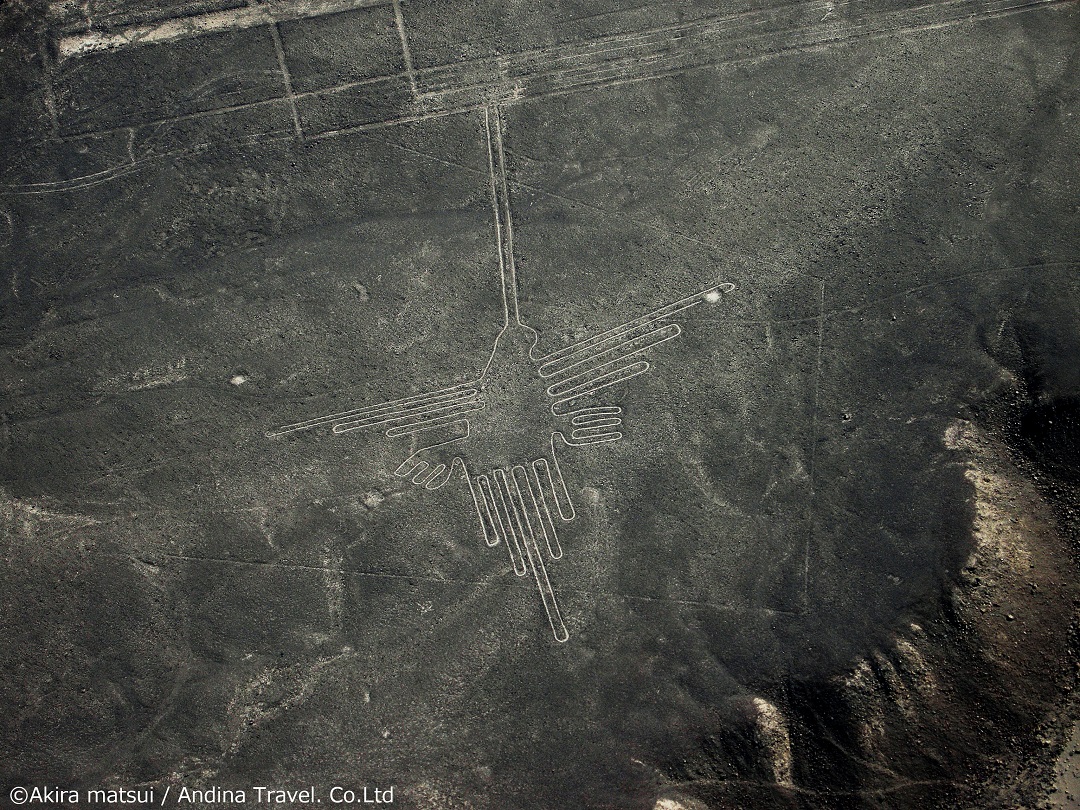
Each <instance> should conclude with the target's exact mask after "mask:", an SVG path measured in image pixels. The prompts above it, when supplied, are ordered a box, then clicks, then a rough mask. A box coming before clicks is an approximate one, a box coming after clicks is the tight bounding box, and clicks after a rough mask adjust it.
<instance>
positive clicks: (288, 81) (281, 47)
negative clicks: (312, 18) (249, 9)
mask: <svg viewBox="0 0 1080 810" xmlns="http://www.w3.org/2000/svg"><path fill="white" fill-rule="evenodd" d="M267 16H269V17H270V35H271V37H272V38H273V40H274V51H275V52H276V53H277V61H278V68H279V69H280V70H281V82H282V84H283V85H284V87H285V98H286V99H288V102H289V111H290V112H291V113H292V121H293V128H294V130H295V131H296V137H297V138H301V139H303V137H304V130H303V129H302V128H301V127H300V113H299V112H298V111H297V109H296V94H295V93H294V92H293V83H292V76H291V75H290V74H289V65H288V63H287V62H286V61H285V43H284V42H283V41H282V39H281V26H280V24H279V23H278V21H277V20H275V19H274V18H273V15H272V13H271V12H270V11H269V9H267Z"/></svg>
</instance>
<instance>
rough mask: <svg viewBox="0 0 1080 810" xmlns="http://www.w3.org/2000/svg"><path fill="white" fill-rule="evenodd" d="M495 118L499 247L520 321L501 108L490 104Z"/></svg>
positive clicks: (507, 283)
mask: <svg viewBox="0 0 1080 810" xmlns="http://www.w3.org/2000/svg"><path fill="white" fill-rule="evenodd" d="M492 112H493V113H494V118H495V165H496V168H497V169H498V175H497V178H496V182H497V185H498V189H499V194H498V206H499V213H500V214H501V216H502V221H503V228H502V229H501V230H502V234H503V240H502V244H501V245H500V249H501V250H502V251H503V253H504V254H505V255H506V258H505V261H504V262H503V267H504V268H505V271H506V282H505V286H506V288H507V289H508V290H509V293H510V303H511V305H512V308H513V310H514V321H515V322H517V323H521V311H520V309H519V308H518V286H517V265H516V264H515V262H514V223H513V217H512V216H511V213H510V183H509V182H508V181H507V179H506V150H505V149H504V148H503V131H502V109H501V108H500V107H499V106H498V105H493V106H492Z"/></svg>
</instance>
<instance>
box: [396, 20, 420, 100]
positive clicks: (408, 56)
mask: <svg viewBox="0 0 1080 810" xmlns="http://www.w3.org/2000/svg"><path fill="white" fill-rule="evenodd" d="M393 2H394V22H395V23H397V32H398V37H399V38H400V39H401V53H402V55H403V56H404V57H405V75H406V76H408V77H409V87H410V88H412V94H413V97H415V96H416V94H417V90H416V73H415V72H414V71H413V61H412V53H411V52H410V51H409V37H408V36H407V35H406V34H405V15H404V14H402V13H401V0H393Z"/></svg>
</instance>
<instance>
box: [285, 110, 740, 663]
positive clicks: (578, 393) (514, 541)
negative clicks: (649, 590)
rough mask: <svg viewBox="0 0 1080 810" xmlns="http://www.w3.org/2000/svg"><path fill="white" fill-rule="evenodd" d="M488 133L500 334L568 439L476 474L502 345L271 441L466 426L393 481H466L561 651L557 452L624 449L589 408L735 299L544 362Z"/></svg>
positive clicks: (674, 307) (496, 136) (679, 305)
mask: <svg viewBox="0 0 1080 810" xmlns="http://www.w3.org/2000/svg"><path fill="white" fill-rule="evenodd" d="M483 131H484V136H485V139H486V141H487V153H488V171H489V191H490V193H491V204H492V215H493V217H494V222H495V232H496V239H497V241H498V256H499V278H500V282H501V285H502V302H503V312H502V315H503V329H502V331H501V332H500V335H499V337H502V335H503V334H504V333H506V332H507V331H508V330H511V329H517V330H528V332H529V333H531V336H532V337H533V345H532V347H531V348H530V350H529V360H531V361H532V362H533V363H534V364H535V371H536V373H537V379H538V381H540V382H541V383H542V384H544V385H546V388H545V391H546V394H547V396H548V398H549V400H550V404H549V408H548V409H549V411H550V413H551V415H552V417H553V418H556V419H567V420H568V421H569V423H570V430H569V433H570V435H569V438H567V436H566V435H565V434H564V433H563V432H562V431H558V430H552V431H551V433H550V434H549V436H548V441H547V444H548V447H549V448H550V453H547V454H545V455H542V456H541V457H539V458H534V459H531V460H528V459H522V460H521V461H520V463H513V464H510V465H509V466H507V467H496V468H494V469H487V470H482V471H476V470H470V469H469V467H468V465H467V463H466V461H465V459H464V458H463V457H462V454H461V449H462V444H464V445H467V443H468V439H469V438H470V436H471V429H472V425H471V423H470V421H469V414H471V413H475V412H477V411H480V410H482V409H484V408H485V407H486V405H487V404H488V403H487V402H485V400H484V395H483V383H484V380H485V378H486V377H487V373H488V370H489V369H490V368H491V365H492V363H493V362H494V359H495V354H496V352H497V351H498V346H499V343H498V338H497V339H496V342H495V345H494V347H493V348H492V352H491V354H490V355H489V357H488V359H487V362H486V364H485V366H484V369H483V371H482V372H481V373H480V375H479V377H478V378H477V379H476V380H474V381H472V382H467V383H461V384H459V385H456V386H451V387H450V388H443V389H439V390H436V391H431V392H426V393H422V394H416V395H413V396H410V397H404V398H402V399H397V400H392V401H390V402H385V403H381V404H377V405H371V406H366V407H361V408H353V409H350V410H345V411H339V412H337V413H333V414H328V415H326V416H320V417H316V418H314V419H307V420H304V421H301V422H296V423H293V424H291V425H285V426H284V427H281V428H278V429H276V430H273V431H270V432H269V433H268V434H267V435H268V436H282V435H285V434H288V433H294V432H297V431H303V430H311V429H315V428H321V427H330V428H331V430H332V432H333V433H345V432H349V431H353V430H365V429H368V428H378V429H380V430H382V431H383V433H384V434H385V435H386V436H388V437H391V438H393V437H399V436H406V435H409V436H414V435H423V434H425V433H426V432H428V431H434V430H436V429H443V428H452V427H455V426H460V427H461V428H462V429H463V433H462V435H455V436H453V437H451V438H448V439H444V440H443V441H440V442H435V443H431V444H426V445H424V446H423V447H420V448H419V449H417V450H415V452H413V453H412V454H411V455H410V456H409V457H408V458H407V459H406V460H405V461H404V462H402V464H401V466H400V467H398V469H397V470H396V475H397V476H398V477H400V478H404V479H407V480H409V481H411V482H412V483H413V484H415V485H417V486H420V487H423V488H425V489H438V488H440V487H442V486H444V485H445V484H446V483H448V482H449V481H450V480H451V479H452V478H454V476H455V474H457V476H458V477H460V478H463V479H464V480H465V482H466V484H467V485H468V488H469V494H470V496H471V498H472V504H473V508H474V510H475V512H476V517H477V520H478V522H479V524H480V530H481V533H482V536H483V539H484V544H485V545H486V546H487V547H490V548H494V547H495V546H497V545H499V544H500V543H501V544H503V545H505V546H506V550H507V554H508V555H509V557H510V563H511V565H512V567H513V570H514V573H515V574H516V575H517V576H519V577H523V576H526V575H527V574H528V573H529V571H530V570H531V571H532V573H533V579H534V580H535V582H536V587H537V590H538V591H539V593H540V598H541V601H542V602H543V606H544V612H545V614H546V615H547V618H548V622H549V624H550V625H551V630H552V633H553V635H554V637H555V640H556V641H558V642H564V641H566V640H567V638H569V633H568V631H567V629H566V624H565V623H564V621H563V618H562V613H561V611H560V610H559V605H558V602H557V600H556V598H555V592H554V589H553V588H552V585H551V580H550V577H549V575H548V571H547V567H546V565H545V563H544V555H543V553H542V551H541V548H540V539H541V537H542V538H543V543H544V546H545V547H546V552H547V556H548V557H549V558H550V559H552V560H559V559H562V557H563V548H562V544H561V542H560V540H559V536H558V531H557V529H556V521H555V515H556V514H558V516H559V519H560V521H562V522H569V521H572V520H573V519H574V518H575V517H576V516H577V513H576V511H575V509H574V503H573V500H572V499H571V497H570V491H569V489H568V487H567V485H566V479H565V477H564V476H563V472H562V468H561V466H560V464H559V455H558V454H559V448H560V446H561V447H583V446H587V445H595V444H604V443H610V442H616V441H619V440H620V439H622V437H623V434H622V432H621V430H620V428H621V427H622V424H623V418H622V413H623V409H622V407H621V406H619V405H608V404H601V405H595V404H591V403H588V400H589V399H590V398H592V397H594V396H595V395H597V394H598V393H600V392H602V391H604V390H606V389H608V388H611V387H612V386H615V385H618V384H620V383H624V382H627V381H628V380H631V379H633V378H634V377H637V376H638V375H641V374H644V373H645V372H647V371H649V370H650V369H651V368H652V365H651V364H650V363H649V361H648V360H646V359H644V355H645V354H646V353H647V352H649V351H650V350H652V349H654V348H656V347H657V346H660V345H662V344H664V343H667V342H668V341H670V340H674V339H675V338H677V337H678V336H679V335H681V334H682V333H683V330H682V327H681V326H680V325H679V324H678V323H675V322H674V321H673V320H672V319H673V317H674V316H676V315H678V314H679V313H681V312H685V311H687V310H689V309H691V308H692V307H696V306H698V305H700V304H701V303H703V302H704V303H710V304H715V303H717V302H718V301H720V300H721V298H722V297H723V294H724V293H728V292H731V291H732V290H734V289H735V285H734V284H731V283H727V282H725V283H720V284H716V285H713V286H711V287H708V288H707V289H704V290H702V291H700V292H697V293H695V294H694V295H690V296H687V297H685V298H682V299H680V300H678V301H675V302H673V303H671V304H667V305H665V306H662V307H660V308H658V309H656V310H653V311H652V312H649V313H647V314H645V315H642V316H640V317H638V318H634V319H632V320H630V321H627V322H626V323H624V324H620V325H619V326H616V327H613V328H611V329H608V330H606V331H604V332H601V333H599V334H598V335H595V336H593V337H590V338H587V339H585V340H582V341H579V342H578V343H574V344H572V345H569V346H566V347H564V348H562V349H559V350H558V351H555V352H551V353H549V354H545V355H537V353H536V347H537V345H539V335H538V334H537V333H536V331H535V330H533V329H531V328H530V327H528V326H527V325H525V324H524V323H523V322H522V321H521V316H520V309H519V305H518V288H517V274H516V267H515V262H514V252H513V226H512V223H511V219H510V199H509V191H510V186H509V181H508V179H507V173H506V155H505V149H504V145H503V124H502V118H501V114H500V110H499V109H498V106H497V105H492V106H490V107H488V108H485V109H484V117H483ZM451 444H456V445H458V447H459V449H458V452H456V453H455V454H453V456H452V460H450V461H449V462H447V461H440V460H439V459H438V457H437V456H435V455H433V454H432V451H435V450H438V449H439V448H443V447H448V446H449V445H451ZM422 456H426V458H424V457H422ZM447 458H449V456H447ZM549 494H550V499H549Z"/></svg>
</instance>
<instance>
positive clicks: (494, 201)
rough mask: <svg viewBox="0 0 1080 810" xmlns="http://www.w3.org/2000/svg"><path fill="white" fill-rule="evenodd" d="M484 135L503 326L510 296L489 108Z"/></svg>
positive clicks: (505, 322) (507, 319)
mask: <svg viewBox="0 0 1080 810" xmlns="http://www.w3.org/2000/svg"><path fill="white" fill-rule="evenodd" d="M484 135H485V138H486V140H487V150H488V174H489V177H490V185H491V208H492V211H493V212H494V214H495V241H496V242H497V243H498V252H499V281H500V282H501V283H502V300H503V326H509V325H510V295H509V292H508V291H507V288H506V260H505V257H504V255H503V254H504V252H503V236H502V216H501V215H500V213H499V191H498V182H497V181H496V180H495V149H494V147H493V145H492V143H491V108H490V107H485V108H484Z"/></svg>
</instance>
